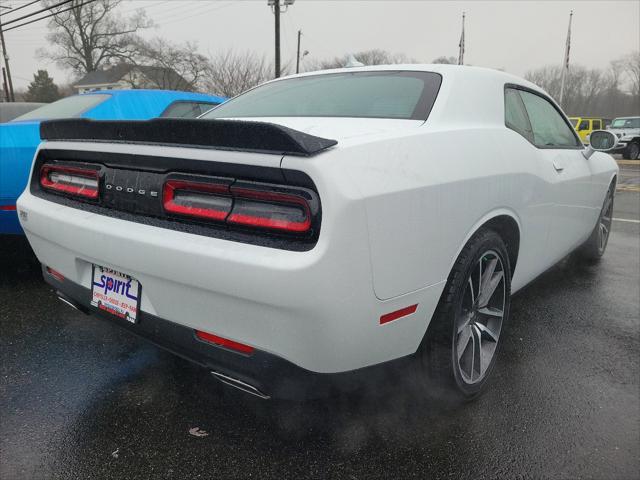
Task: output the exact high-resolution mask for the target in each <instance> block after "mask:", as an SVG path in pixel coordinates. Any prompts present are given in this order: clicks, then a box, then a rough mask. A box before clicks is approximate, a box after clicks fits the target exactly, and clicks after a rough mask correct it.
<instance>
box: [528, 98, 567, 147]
mask: <svg viewBox="0 0 640 480" xmlns="http://www.w3.org/2000/svg"><path fill="white" fill-rule="evenodd" d="M519 93H520V96H521V97H522V102H523V103H524V106H525V108H526V110H527V114H528V115H529V121H530V122H531V128H532V129H533V144H534V145H535V146H537V147H542V148H544V147H547V148H553V147H577V146H579V145H578V140H577V138H576V135H575V132H574V131H573V129H572V128H571V127H570V126H569V125H568V124H567V123H566V122H565V120H564V118H563V117H562V115H560V113H559V112H558V111H557V110H556V109H555V107H554V106H553V104H552V103H551V102H549V101H548V100H546V99H545V98H543V97H541V96H540V95H536V94H534V93H530V92H527V91H524V90H521V91H520V92H519Z"/></svg>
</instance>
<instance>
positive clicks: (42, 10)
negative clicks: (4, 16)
mask: <svg viewBox="0 0 640 480" xmlns="http://www.w3.org/2000/svg"><path fill="white" fill-rule="evenodd" d="M69 2H73V0H63V1H62V2H60V3H56V4H55V5H51V6H50V7H45V8H41V9H40V10H37V11H35V12H33V13H29V14H27V15H23V16H21V17H18V18H14V19H13V20H9V21H8V22H6V23H5V26H6V25H11V24H12V23H16V22H18V21H20V20H24V19H25V18H29V17H33V16H34V15H37V14H38V13H42V12H46V11H47V10H53V9H54V8H57V7H60V6H62V5H65V4H67V3H69ZM78 6H79V5H78ZM6 30H10V29H9V28H7V29H6Z"/></svg>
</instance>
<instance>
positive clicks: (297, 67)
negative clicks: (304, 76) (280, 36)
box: [296, 30, 302, 73]
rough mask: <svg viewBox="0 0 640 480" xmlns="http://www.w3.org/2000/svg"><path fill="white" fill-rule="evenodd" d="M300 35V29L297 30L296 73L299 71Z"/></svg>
mask: <svg viewBox="0 0 640 480" xmlns="http://www.w3.org/2000/svg"><path fill="white" fill-rule="evenodd" d="M300 37H302V30H298V53H297V55H296V73H300Z"/></svg>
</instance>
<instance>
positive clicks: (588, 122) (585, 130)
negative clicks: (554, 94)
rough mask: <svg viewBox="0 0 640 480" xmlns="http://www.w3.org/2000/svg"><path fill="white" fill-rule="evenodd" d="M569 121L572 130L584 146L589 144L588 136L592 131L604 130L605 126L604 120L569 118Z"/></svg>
mask: <svg viewBox="0 0 640 480" xmlns="http://www.w3.org/2000/svg"><path fill="white" fill-rule="evenodd" d="M569 120H571V124H572V125H573V128H575V129H576V132H578V135H579V136H580V140H582V143H584V144H585V145H586V144H587V143H589V135H591V132H593V131H594V130H604V129H605V124H604V119H602V118H597V117H569Z"/></svg>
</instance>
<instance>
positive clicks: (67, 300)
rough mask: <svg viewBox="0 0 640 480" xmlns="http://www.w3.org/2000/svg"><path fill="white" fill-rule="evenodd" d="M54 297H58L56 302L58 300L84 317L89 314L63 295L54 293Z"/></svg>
mask: <svg viewBox="0 0 640 480" xmlns="http://www.w3.org/2000/svg"><path fill="white" fill-rule="evenodd" d="M56 295H57V296H58V300H60V301H61V302H62V303H64V304H65V305H68V306H70V307H71V308H74V309H75V310H78V311H79V312H82V313H84V314H85V315H86V314H88V313H89V311H88V310H87V309H86V308H84V307H82V306H81V305H78V304H77V303H76V302H74V301H73V300H71V299H70V298H67V297H66V296H65V295H64V294H63V293H61V292H56Z"/></svg>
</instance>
